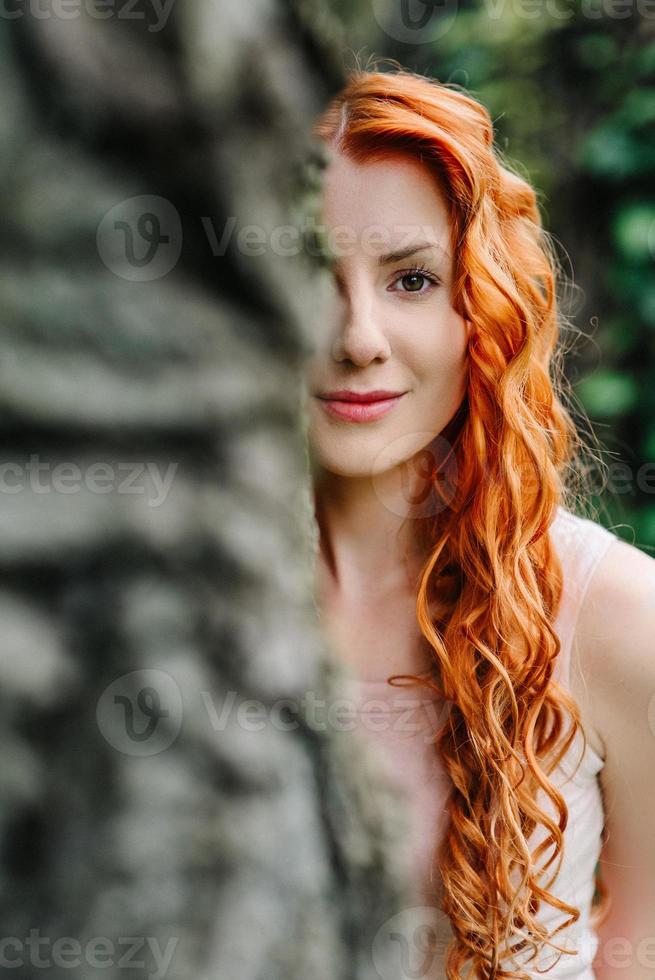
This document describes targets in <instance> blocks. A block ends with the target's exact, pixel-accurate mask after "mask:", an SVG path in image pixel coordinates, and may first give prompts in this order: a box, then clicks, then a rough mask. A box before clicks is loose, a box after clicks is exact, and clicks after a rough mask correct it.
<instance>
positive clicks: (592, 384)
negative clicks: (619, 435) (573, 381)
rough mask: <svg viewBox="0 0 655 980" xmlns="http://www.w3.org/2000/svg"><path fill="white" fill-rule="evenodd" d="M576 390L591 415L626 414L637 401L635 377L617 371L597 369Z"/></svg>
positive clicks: (608, 416)
mask: <svg viewBox="0 0 655 980" xmlns="http://www.w3.org/2000/svg"><path fill="white" fill-rule="evenodd" d="M575 390H576V393H577V395H578V396H579V398H580V399H581V401H582V403H583V405H584V407H585V409H586V410H587V411H588V412H589V413H590V415H600V416H604V417H607V418H610V417H612V418H613V417H615V416H618V415H625V413H626V412H629V411H630V410H631V409H632V408H634V406H635V404H636V403H637V396H638V392H637V386H636V384H635V382H634V381H633V379H632V378H630V377H628V376H627V375H625V374H619V373H618V372H615V371H597V372H596V373H595V374H593V375H591V377H588V378H584V379H583V380H582V381H580V382H579V383H578V384H577V385H576V386H575Z"/></svg>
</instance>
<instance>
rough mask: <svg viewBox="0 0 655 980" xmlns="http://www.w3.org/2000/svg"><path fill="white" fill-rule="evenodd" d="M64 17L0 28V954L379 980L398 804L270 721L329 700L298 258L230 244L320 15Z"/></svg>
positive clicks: (391, 901) (306, 112) (285, 161)
mask: <svg viewBox="0 0 655 980" xmlns="http://www.w3.org/2000/svg"><path fill="white" fill-rule="evenodd" d="M92 6H93V5H92V4H91V3H87V4H84V3H80V4H79V5H78V6H77V7H75V6H74V5H68V7H65V9H68V10H71V9H72V10H77V16H70V17H64V16H51V17H49V18H44V19H39V18H37V17H35V16H30V15H29V13H28V12H27V5H23V8H22V9H23V11H24V15H23V16H22V17H19V18H16V19H15V20H10V19H8V18H6V17H5V18H2V19H0V48H1V50H0V75H1V84H2V104H1V106H0V128H1V139H2V147H3V150H4V152H3V154H2V162H1V164H0V166H1V167H2V174H1V180H0V195H1V197H2V201H1V208H2V214H3V219H4V220H3V231H2V236H3V239H4V245H5V249H4V253H3V258H2V260H1V276H0V310H1V317H0V322H1V329H2V347H3V351H2V358H1V359H0V371H1V373H2V383H1V385H0V399H1V401H2V411H1V412H0V435H1V438H2V447H3V448H2V463H3V464H4V465H3V466H2V490H3V493H2V498H1V499H2V507H1V508H0V521H1V527H2V537H1V540H2V547H1V549H0V563H1V571H2V583H1V591H0V630H1V634H2V648H3V649H2V657H1V658H0V678H1V686H0V691H1V695H0V696H1V698H2V712H1V713H0V725H2V742H1V764H0V833H1V840H2V863H1V865H0V867H1V871H2V884H1V887H2V936H3V937H4V938H5V940H7V939H9V940H11V942H10V943H5V944H4V945H3V949H2V955H4V956H5V957H6V960H5V963H4V964H3V965H4V966H5V967H6V966H7V965H8V964H9V963H12V964H14V965H15V968H14V969H13V970H12V976H13V977H15V978H17V980H18V978H20V980H22V978H24V977H33V976H35V975H38V974H37V973H36V969H37V967H38V962H39V957H40V960H41V963H42V964H43V963H44V961H45V962H46V963H49V969H48V975H49V976H53V977H59V976H61V977H70V976H71V975H73V976H84V977H96V976H97V977H102V978H104V980H113V978H114V977H118V976H129V977H135V976H137V977H139V978H141V977H162V976H166V977H167V978H169V980H182V978H184V980H187V978H188V980H201V978H203V977H208V978H209V977H211V978H214V977H215V978H219V977H220V978H225V980H227V978H231V980H237V978H238V980H250V978H252V980H276V978H280V980H292V978H299V980H300V978H302V980H307V978H310V977H311V978H312V980H320V978H325V980H337V978H341V977H344V978H345V977H357V978H368V977H371V978H374V977H378V976H381V975H382V976H384V977H385V978H387V980H390V978H391V977H392V976H393V975H394V974H393V966H392V963H393V962H395V960H394V959H393V953H394V951H393V948H392V947H393V940H390V943H389V950H388V959H387V958H386V957H387V953H386V952H385V950H384V948H383V947H382V948H380V947H377V952H376V955H375V957H372V955H371V951H372V943H373V938H374V936H375V934H376V932H377V930H378V929H379V928H380V926H381V925H382V924H383V923H384V922H385V920H387V919H388V918H389V917H390V916H392V915H394V913H395V912H396V911H397V910H398V909H399V908H401V907H402V905H403V902H404V896H405V894H406V893H405V892H404V890H403V889H404V887H405V886H404V884H403V874H404V871H403V869H404V868H405V867H406V863H405V862H406V855H405V856H404V857H403V855H402V853H401V851H400V849H399V843H400V837H401V835H402V832H403V829H404V827H405V816H404V812H403V811H402V809H400V808H399V807H398V804H397V800H396V798H395V797H393V795H392V793H391V790H390V788H389V787H388V785H387V784H386V783H385V781H384V780H383V779H382V778H381V775H380V774H379V773H378V770H377V769H376V766H375V764H374V760H373V759H372V758H371V757H370V756H369V755H368V754H367V752H366V748H365V746H363V745H362V746H360V745H359V744H358V743H354V742H353V740H352V737H351V736H349V734H348V733H347V732H345V731H339V730H338V729H339V727H340V726H338V725H333V726H330V725H325V724H323V725H321V724H313V723H310V722H308V721H307V719H306V718H305V716H303V715H302V713H300V712H297V711H291V712H290V713H288V714H287V715H285V713H284V711H280V710H279V709H280V707H281V699H283V698H289V699H291V701H292V703H293V704H294V705H295V706H296V708H298V706H299V705H300V703H301V699H302V698H303V697H304V696H305V695H306V694H307V692H310V691H311V692H314V694H315V696H316V697H317V698H321V697H322V698H325V699H327V700H328V701H329V700H330V698H331V697H334V695H335V693H338V690H339V689H338V683H339V673H338V671H337V670H336V669H335V667H334V665H333V664H332V666H330V664H331V663H332V662H331V661H330V659H329V658H328V656H327V654H326V651H325V649H324V646H323V643H322V641H321V638H320V636H319V633H318V630H317V625H316V618H315V612H314V607H313V602H312V590H311V560H310V559H311V551H312V549H311V540H310V538H311V535H312V533H313V532H315V528H314V527H313V525H312V516H311V511H310V505H309V489H308V479H307V470H306V461H305V455H304V451H303V440H302V434H301V425H300V424H299V423H300V411H299V399H298V384H297V376H298V366H299V364H300V363H301V358H302V354H303V352H304V351H305V350H306V349H307V345H308V343H310V342H311V333H312V318H313V317H314V316H315V315H316V311H315V308H314V307H315V298H314V297H313V295H312V289H311V277H310V275H309V268H308V265H307V263H304V262H303V261H302V260H300V259H298V260H290V259H289V258H285V257H284V256H281V255H280V254H277V253H278V252H279V251H280V250H279V249H278V250H277V251H276V249H275V248H273V247H271V245H270V240H269V243H268V244H267V246H266V247H265V249H264V252H263V254H261V255H257V256H253V255H250V254H247V252H248V249H247V248H246V246H244V245H242V246H241V247H239V245H238V243H237V241H236V235H237V232H238V230H239V228H241V227H242V226H243V225H247V224H249V223H257V224H259V225H261V226H263V227H265V228H266V229H268V230H269V231H270V230H271V229H273V228H275V227H279V226H280V225H286V224H289V222H290V217H289V215H290V213H292V211H293V209H294V207H295V211H293V213H294V214H295V215H296V217H295V218H294V220H297V215H298V214H300V213H302V207H304V204H303V202H304V201H305V200H307V199H309V198H308V197H307V194H311V185H309V191H307V190H306V189H305V188H306V187H307V186H308V185H307V183H306V181H305V182H304V183H303V180H302V179H301V178H302V175H303V173H306V172H307V171H306V170H303V169H302V168H301V166H300V162H298V165H296V163H295V161H302V160H304V159H305V154H306V151H307V149H308V147H307V130H308V125H309V122H310V120H311V119H312V117H313V115H314V113H315V112H316V111H317V110H318V109H319V108H320V107H321V106H322V104H323V103H324V101H325V100H326V99H327V98H328V97H329V95H330V93H331V92H332V91H334V89H335V88H336V87H337V86H338V84H339V83H340V81H341V70H342V69H341V58H340V55H339V50H340V36H339V26H338V24H336V23H334V22H332V21H331V20H330V18H329V16H328V15H327V14H326V12H325V8H321V7H319V6H318V4H317V5H316V6H314V5H313V4H311V3H304V4H302V3H297V4H291V5H287V4H284V3H283V2H281V0H277V2H274V0H261V2H259V3H258V4H257V5H250V4H245V3H238V2H234V0H220V2H217V0H214V2H205V0H186V2H182V0H180V2H178V3H177V4H176V5H175V6H174V7H173V9H172V10H170V11H169V15H168V18H167V20H166V23H165V25H164V24H163V23H162V21H161V18H160V19H159V21H158V20H157V18H156V16H155V14H154V7H155V6H156V5H154V4H150V3H142V4H137V5H136V6H131V7H130V8H129V10H130V12H131V15H130V16H129V17H128V16H127V14H126V13H125V11H126V10H127V5H126V4H124V5H123V8H122V9H123V16H118V15H117V13H116V12H117V11H118V10H119V9H121V8H120V7H118V6H117V5H115V6H114V8H113V9H114V14H113V15H112V16H110V17H107V19H102V20H100V19H96V18H95V17H92V16H90V15H89V12H88V8H90V7H92ZM98 9H100V6H99V7H98ZM105 9H106V8H105ZM85 11H86V12H85ZM139 14H143V15H144V17H143V19H141V18H139V17H138V15H139ZM132 15H134V16H132ZM316 172H317V173H320V164H319V166H318V168H317V171H316ZM297 174H300V177H297V176H296V175H297ZM298 188H300V190H299V189H298ZM302 194H305V197H303V196H301V195H302ZM144 197H145V198H147V199H146V200H144ZM132 199H134V200H132ZM298 202H300V210H299V209H298V207H299V205H298ZM112 208H115V209H116V210H114V211H111V209H112ZM230 216H235V217H236V218H237V223H236V227H235V229H234V235H233V237H232V239H231V240H230V242H229V243H228V245H227V247H226V249H225V252H224V254H222V255H216V254H213V251H212V248H214V250H215V251H216V250H217V243H216V241H215V240H213V237H212V233H213V232H215V236H216V238H217V239H219V240H220V238H221V234H222V232H223V230H224V229H225V228H226V227H229V219H230ZM226 223H227V225H226ZM212 243H213V244H212ZM151 246H152V249H153V254H152V257H151V259H149V260H147V254H148V249H149V248H150V247H151ZM178 252H179V255H178V254H177V253H178ZM169 266H170V268H169ZM314 326H315V323H314ZM37 463H38V464H40V466H41V469H40V471H37V469H36V464H37ZM96 463H103V464H106V465H105V468H104V470H101V471H99V470H98V469H96V470H92V469H91V467H92V465H93V464H96ZM7 464H9V465H7ZM60 464H66V468H65V469H63V470H62V469H61V468H60V469H57V467H58V466H60ZM30 465H31V469H30ZM76 467H77V468H78V469H76ZM144 467H147V468H145V469H144ZM154 467H158V469H157V470H156V471H155V470H154ZM156 473H158V474H159V476H160V478H161V479H163V480H164V481H166V479H170V483H169V485H167V487H164V488H162V487H160V488H159V489H157V485H156V484H155V483H154V482H153V474H156ZM103 474H104V476H103ZM167 474H168V476H167ZM99 488H104V489H99ZM107 488H109V489H107ZM314 543H315V539H314ZM143 672H146V673H143ZM232 699H234V700H232ZM247 699H254V701H255V705H258V706H259V712H258V711H257V709H256V708H255V710H252V709H251V710H250V713H249V714H248V715H246V716H244V715H241V716H239V715H238V712H237V708H238V705H239V704H240V703H241V702H243V701H246V700H247ZM230 706H231V708H230ZM222 710H225V711H227V712H228V714H227V717H226V716H225V715H224V716H223V718H222V719H221V711H222ZM258 717H260V718H261V717H264V718H265V721H264V723H263V724H261V725H260V726H258V725H257V724H256V723H255V724H253V719H256V718H258ZM317 717H321V716H320V715H317ZM322 717H323V718H324V717H325V713H323V716H322ZM294 720H295V723H294ZM258 727H259V728H260V730H257V728H258ZM250 729H254V730H250ZM34 930H38V936H37V935H36V934H35V932H34ZM30 936H32V943H31V946H30V945H29V939H30ZM39 937H40V938H41V940H42V942H41V944H40V945H39V946H37V945H36V939H37V938H39ZM58 940H59V944H58V945H57V941H58ZM62 940H64V942H63V943H62V942H61V941H62ZM100 940H104V942H101V941H100ZM130 940H131V942H130ZM137 943H138V944H139V945H138V946H137ZM76 944H79V945H76ZM76 957H77V965H76V962H75V961H76ZM161 957H163V958H164V961H165V962H164V963H163V964H162V962H161V961H160V960H161ZM139 963H141V964H142V965H141V966H138V964H139ZM385 963H386V966H385ZM3 972H4V971H3Z"/></svg>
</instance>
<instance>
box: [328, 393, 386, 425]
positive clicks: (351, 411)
mask: <svg viewBox="0 0 655 980" xmlns="http://www.w3.org/2000/svg"><path fill="white" fill-rule="evenodd" d="M403 394H405V393H404V392H402V394H398V395H394V396H392V397H390V398H377V399H375V400H373V401H352V400H344V399H343V398H325V397H323V396H319V399H318V400H319V402H320V403H321V405H322V406H323V408H324V409H325V411H326V412H327V413H328V415H332V416H333V417H334V418H338V419H344V420H345V421H346V422H372V421H374V420H375V419H379V418H381V417H382V416H383V415H386V414H387V412H390V411H391V409H392V408H393V407H394V405H397V403H398V402H399V401H400V399H401V398H402V397H403Z"/></svg>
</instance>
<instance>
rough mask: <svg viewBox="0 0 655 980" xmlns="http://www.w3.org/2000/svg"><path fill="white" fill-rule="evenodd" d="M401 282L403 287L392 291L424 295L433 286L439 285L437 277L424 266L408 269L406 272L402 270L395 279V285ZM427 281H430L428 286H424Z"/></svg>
mask: <svg viewBox="0 0 655 980" xmlns="http://www.w3.org/2000/svg"><path fill="white" fill-rule="evenodd" d="M399 282H400V283H402V285H403V288H402V289H400V290H397V289H393V290H392V292H394V293H395V292H401V293H418V294H419V295H423V294H424V293H427V292H429V291H430V288H431V287H432V286H438V285H439V280H438V279H437V277H436V276H435V275H433V273H431V272H430V271H429V270H428V269H424V268H423V267H420V268H419V267H417V268H414V269H407V270H406V271H405V272H401V273H400V274H399V275H398V276H397V277H396V279H395V280H394V285H395V284H396V283H399ZM426 283H428V285H427V287H426V288H422V287H423V286H424V285H425V284H426Z"/></svg>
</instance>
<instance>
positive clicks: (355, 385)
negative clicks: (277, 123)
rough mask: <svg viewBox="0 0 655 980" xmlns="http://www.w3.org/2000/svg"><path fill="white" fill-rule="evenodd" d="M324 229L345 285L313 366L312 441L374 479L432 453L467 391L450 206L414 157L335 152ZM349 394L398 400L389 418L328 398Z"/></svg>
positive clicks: (316, 452)
mask: <svg viewBox="0 0 655 980" xmlns="http://www.w3.org/2000/svg"><path fill="white" fill-rule="evenodd" d="M322 223H323V225H324V226H325V228H326V231H327V233H328V243H329V246H330V249H331V251H332V253H333V254H334V255H335V256H336V266H335V287H336V288H335V290H334V292H333V296H332V299H331V302H330V303H329V304H328V310H327V322H326V323H321V325H320V327H319V328H317V331H318V333H317V338H316V345H315V348H314V351H313V352H312V354H311V355H310V357H309V358H308V360H307V362H306V374H305V383H306V390H307V409H308V425H309V429H308V439H309V443H310V449H311V452H312V454H313V456H314V458H315V459H316V461H317V462H318V463H319V465H320V466H322V467H323V468H324V469H326V470H328V471H329V472H331V473H334V474H339V475H341V476H349V477H362V476H367V475H368V476H372V475H374V474H379V473H382V472H385V471H386V470H389V469H392V468H393V467H396V466H398V465H399V464H401V463H404V462H406V461H407V460H409V459H411V458H412V457H413V456H414V454H415V453H417V452H419V451H420V450H421V449H424V447H426V446H427V445H428V444H429V443H430V442H431V441H432V440H433V439H434V437H435V436H438V434H439V433H440V432H441V431H442V430H443V429H444V427H445V426H446V425H447V423H448V422H449V421H450V419H451V418H452V417H453V415H454V414H455V412H456V410H457V408H458V407H459V405H460V403H461V401H462V398H463V396H464V394H465V390H466V373H467V356H466V352H467V329H466V321H464V320H463V318H462V317H461V316H460V315H459V314H458V313H456V312H455V310H454V309H453V308H452V306H451V304H450V291H451V281H452V254H451V244H450V235H451V226H450V221H449V216H448V209H447V204H446V202H445V200H444V198H443V195H442V192H441V190H440V188H439V186H438V183H437V179H436V177H435V176H433V175H432V174H431V173H430V172H429V171H428V169H427V168H426V167H425V166H423V165H422V164H421V163H420V162H419V161H417V160H415V159H414V158H412V157H410V156H407V155H404V154H399V153H389V154H388V155H387V156H386V157H385V158H384V159H383V160H380V161H376V162H367V163H354V162H352V161H351V160H349V159H348V158H347V157H345V156H344V155H342V154H335V155H334V156H333V158H332V160H331V161H330V163H329V165H328V167H327V170H326V171H325V175H324V183H323V197H322ZM428 244H429V246H430V247H423V246H427V245H428ZM413 250H415V251H413ZM399 252H403V253H407V252H412V254H404V255H402V256H401V255H394V254H392V253H399ZM415 266H420V267H421V272H415V273H412V272H411V270H412V268H413V267H415ZM344 389H345V390H347V391H350V392H354V393H358V394H360V393H364V394H365V393H370V392H373V391H375V390H380V389H382V390H385V391H390V392H396V393H399V395H400V397H397V398H395V399H393V400H392V401H387V402H386V403H385V404H386V406H387V410H386V411H382V410H383V409H384V408H385V405H383V404H382V403H379V404H378V406H377V408H376V407H375V406H374V405H369V406H361V405H360V406H359V407H353V405H352V403H348V402H347V401H346V402H344V399H345V398H346V397H347V396H343V395H342V397H341V398H339V399H326V398H325V396H326V394H328V393H330V392H335V391H340V390H341V391H343V390H344Z"/></svg>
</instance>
